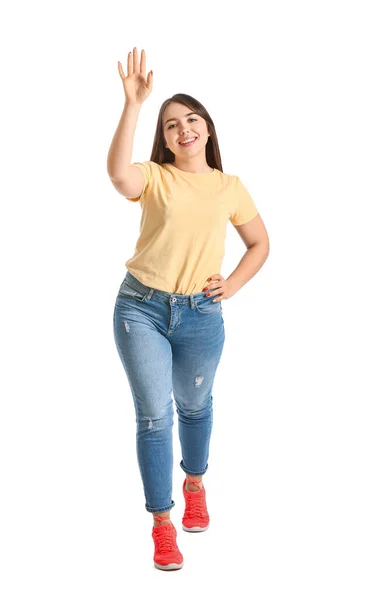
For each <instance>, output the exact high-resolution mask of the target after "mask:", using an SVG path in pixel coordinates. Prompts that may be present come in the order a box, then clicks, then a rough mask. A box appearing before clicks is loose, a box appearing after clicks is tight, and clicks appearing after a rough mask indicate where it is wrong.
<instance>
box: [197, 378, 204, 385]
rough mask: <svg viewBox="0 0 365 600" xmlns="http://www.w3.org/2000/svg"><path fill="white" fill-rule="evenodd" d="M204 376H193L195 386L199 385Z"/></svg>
mask: <svg viewBox="0 0 365 600" xmlns="http://www.w3.org/2000/svg"><path fill="white" fill-rule="evenodd" d="M203 379H204V377H195V387H199V386H200V385H201V384H202V381H203Z"/></svg>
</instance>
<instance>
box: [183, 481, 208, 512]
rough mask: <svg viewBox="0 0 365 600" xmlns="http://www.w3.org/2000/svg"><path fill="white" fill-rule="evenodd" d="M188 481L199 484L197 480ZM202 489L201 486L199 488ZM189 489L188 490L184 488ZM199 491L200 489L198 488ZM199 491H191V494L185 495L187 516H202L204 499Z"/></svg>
mask: <svg viewBox="0 0 365 600" xmlns="http://www.w3.org/2000/svg"><path fill="white" fill-rule="evenodd" d="M189 483H194V484H195V485H199V482H197V481H195V480H194V479H192V480H191V481H189ZM200 489H203V486H202V487H201V488H200ZM186 491H189V490H186ZM199 491H200V490H199ZM199 491H196V492H193V495H191V496H190V494H189V495H187V496H186V516H187V517H203V516H204V511H205V506H204V499H203V496H202V494H199Z"/></svg>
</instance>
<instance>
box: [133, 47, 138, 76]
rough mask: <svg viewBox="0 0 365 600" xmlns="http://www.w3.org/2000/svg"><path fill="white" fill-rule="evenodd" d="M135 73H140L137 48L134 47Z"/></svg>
mask: <svg viewBox="0 0 365 600" xmlns="http://www.w3.org/2000/svg"><path fill="white" fill-rule="evenodd" d="M133 73H139V64H138V51H137V48H133Z"/></svg>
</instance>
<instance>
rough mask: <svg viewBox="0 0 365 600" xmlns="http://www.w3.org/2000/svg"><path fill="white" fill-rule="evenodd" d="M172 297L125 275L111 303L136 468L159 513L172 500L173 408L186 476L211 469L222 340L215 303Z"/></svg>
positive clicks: (219, 303) (220, 315)
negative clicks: (132, 418) (130, 408)
mask: <svg viewBox="0 0 365 600" xmlns="http://www.w3.org/2000/svg"><path fill="white" fill-rule="evenodd" d="M206 293H207V292H200V293H198V294H187V295H182V294H170V293H168V292H164V291H161V290H157V289H155V288H151V287H148V286H146V285H144V284H143V283H141V282H140V281H139V280H138V279H136V278H135V277H134V276H133V275H132V274H131V273H130V272H129V271H127V273H126V276H125V278H124V280H123V282H122V284H121V285H120V288H119V292H118V295H117V298H116V300H115V307H114V315H113V328H114V339H115V344H116V347H117V350H118V354H119V357H120V359H121V362H122V364H123V367H124V370H125V373H126V376H127V378H128V382H129V386H130V389H131V393H132V396H133V402H134V408H135V414H136V442H137V460H138V466H139V470H140V474H141V477H142V482H143V488H144V494H145V501H146V502H145V508H146V510H147V511H148V512H163V511H168V510H170V509H171V508H172V507H173V506H175V502H174V500H172V469H173V447H172V429H173V423H174V420H173V417H174V406H173V402H172V392H173V396H174V401H175V404H176V412H177V414H178V427H179V438H180V444H181V454H182V460H181V462H180V466H181V468H182V470H183V471H184V472H185V473H190V474H191V475H203V474H204V473H205V472H206V470H207V469H208V455H209V442H210V436H211V431H212V423H213V407H212V400H213V396H212V388H213V382H214V377H215V373H216V369H217V367H218V364H219V361H220V358H221V354H222V350H223V345H224V339H225V332H224V321H223V312H222V301H217V302H213V298H215V297H216V296H209V297H205V294H206Z"/></svg>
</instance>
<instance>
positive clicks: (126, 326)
mask: <svg viewBox="0 0 365 600" xmlns="http://www.w3.org/2000/svg"><path fill="white" fill-rule="evenodd" d="M124 327H125V330H126V332H127V333H129V323H127V321H124Z"/></svg>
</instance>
